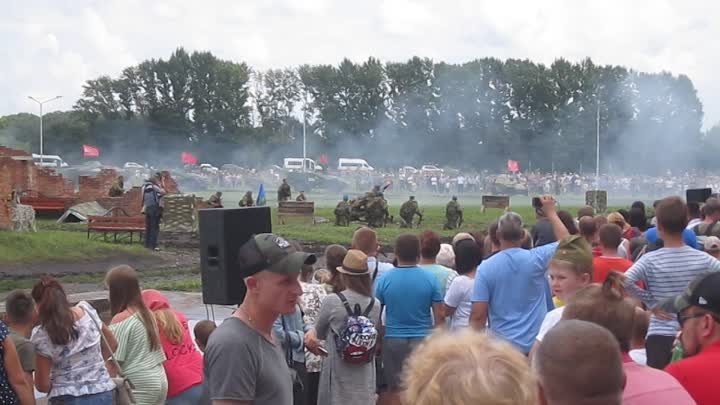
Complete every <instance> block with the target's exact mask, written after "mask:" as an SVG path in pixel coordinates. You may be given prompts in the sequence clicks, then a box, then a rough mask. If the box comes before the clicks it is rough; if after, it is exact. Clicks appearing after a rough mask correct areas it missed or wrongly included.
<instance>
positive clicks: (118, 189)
mask: <svg viewBox="0 0 720 405" xmlns="http://www.w3.org/2000/svg"><path fill="white" fill-rule="evenodd" d="M124 186H125V179H123V176H119V177H118V178H117V179H115V181H114V182H113V184H112V186H111V187H110V192H109V193H108V195H109V196H110V197H122V196H123V194H124V193H125V189H124Z"/></svg>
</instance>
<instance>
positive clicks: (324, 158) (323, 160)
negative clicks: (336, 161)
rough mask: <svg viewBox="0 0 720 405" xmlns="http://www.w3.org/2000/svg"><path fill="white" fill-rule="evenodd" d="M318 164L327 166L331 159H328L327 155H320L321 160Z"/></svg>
mask: <svg viewBox="0 0 720 405" xmlns="http://www.w3.org/2000/svg"><path fill="white" fill-rule="evenodd" d="M318 163H320V164H321V165H323V166H327V165H328V163H330V159H328V156H327V155H326V154H324V153H323V154H322V155H320V159H318Z"/></svg>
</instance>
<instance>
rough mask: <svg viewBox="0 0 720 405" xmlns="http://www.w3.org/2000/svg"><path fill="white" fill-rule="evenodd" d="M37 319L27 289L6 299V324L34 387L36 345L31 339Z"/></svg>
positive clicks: (14, 292) (26, 378)
mask: <svg viewBox="0 0 720 405" xmlns="http://www.w3.org/2000/svg"><path fill="white" fill-rule="evenodd" d="M36 320H37V309H36V308H35V301H33V298H32V296H30V294H28V293H27V292H25V291H21V290H16V291H13V292H11V293H10V294H9V295H8V296H7V298H6V299H5V317H4V321H5V324H6V325H7V326H8V328H9V329H10V339H11V340H12V341H13V344H15V350H16V351H17V354H18V357H19V358H20V365H21V366H22V369H23V371H24V372H25V380H27V383H28V387H33V386H34V385H35V382H34V381H33V373H34V372H35V347H34V346H33V344H32V342H31V341H30V336H31V335H32V330H33V327H34V326H35V322H36Z"/></svg>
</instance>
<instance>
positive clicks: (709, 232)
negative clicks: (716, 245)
mask: <svg viewBox="0 0 720 405" xmlns="http://www.w3.org/2000/svg"><path fill="white" fill-rule="evenodd" d="M717 223H718V221H715V222H713V223H712V224H709V225H708V227H707V229H705V235H703V236H712V232H713V228H715V225H717Z"/></svg>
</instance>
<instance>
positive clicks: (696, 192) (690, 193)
mask: <svg viewBox="0 0 720 405" xmlns="http://www.w3.org/2000/svg"><path fill="white" fill-rule="evenodd" d="M711 195H712V189H711V188H694V189H690V190H687V191H685V199H686V200H687V202H696V203H700V204H705V201H707V199H708V198H710V196H711Z"/></svg>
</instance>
